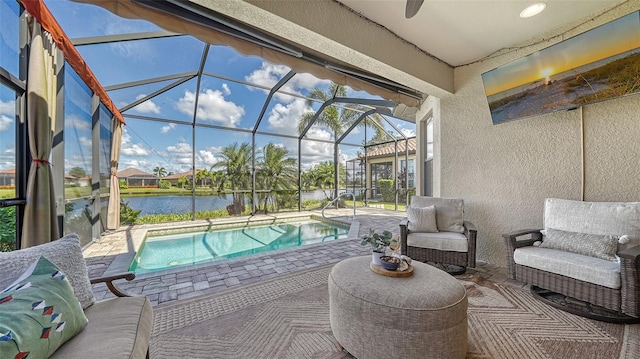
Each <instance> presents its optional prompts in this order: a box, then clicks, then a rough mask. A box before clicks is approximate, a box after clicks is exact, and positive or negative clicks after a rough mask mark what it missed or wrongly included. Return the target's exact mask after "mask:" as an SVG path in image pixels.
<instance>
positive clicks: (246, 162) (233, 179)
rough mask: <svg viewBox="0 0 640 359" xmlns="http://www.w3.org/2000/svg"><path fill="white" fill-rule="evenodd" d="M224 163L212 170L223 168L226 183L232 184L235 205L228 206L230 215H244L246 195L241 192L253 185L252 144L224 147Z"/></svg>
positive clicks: (221, 153) (216, 165) (236, 144)
mask: <svg viewBox="0 0 640 359" xmlns="http://www.w3.org/2000/svg"><path fill="white" fill-rule="evenodd" d="M220 156H221V157H222V161H220V162H218V163H216V164H214V165H213V166H212V168H222V169H223V173H224V182H223V183H222V184H221V187H224V184H225V182H228V183H230V184H231V191H232V195H233V203H232V204H231V205H229V206H227V211H228V212H229V214H230V215H234V214H242V213H243V212H244V210H245V205H244V197H245V196H244V193H243V192H240V191H242V190H245V189H247V188H250V184H251V158H252V157H251V144H249V143H246V142H245V143H242V144H240V145H238V143H234V144H232V145H228V146H226V147H224V148H223V149H222V150H221V151H220Z"/></svg>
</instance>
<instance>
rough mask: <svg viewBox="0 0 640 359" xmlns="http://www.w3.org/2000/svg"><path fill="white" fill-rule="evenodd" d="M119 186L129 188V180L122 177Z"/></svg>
mask: <svg viewBox="0 0 640 359" xmlns="http://www.w3.org/2000/svg"><path fill="white" fill-rule="evenodd" d="M118 187H119V188H120V189H127V188H129V184H128V183H127V180H123V179H121V180H120V181H118Z"/></svg>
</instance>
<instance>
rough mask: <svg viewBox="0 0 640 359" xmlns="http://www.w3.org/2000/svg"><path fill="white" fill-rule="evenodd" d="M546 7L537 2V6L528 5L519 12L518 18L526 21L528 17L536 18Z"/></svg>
mask: <svg viewBox="0 0 640 359" xmlns="http://www.w3.org/2000/svg"><path fill="white" fill-rule="evenodd" d="M546 7H547V4H545V3H543V2H539V3H537V4H533V5H529V6H527V8H526V9H524V10H522V11H521V12H520V17H521V18H523V19H526V18H528V17H532V16H536V15H538V14H539V13H541V12H542V10H544V9H545V8H546Z"/></svg>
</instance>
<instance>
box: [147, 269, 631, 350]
mask: <svg viewBox="0 0 640 359" xmlns="http://www.w3.org/2000/svg"><path fill="white" fill-rule="evenodd" d="M330 271H331V266H323V267H319V268H314V269H310V270H306V271H303V272H299V273H294V274H289V275H286V276H283V277H278V278H276V279H271V280H267V281H264V282H260V283H256V284H251V285H246V286H242V287H238V288H232V289H227V290H224V291H221V292H219V293H215V294H210V295H205V296H201V297H198V298H193V299H190V300H186V301H181V302H177V303H171V304H167V305H160V306H158V307H156V308H155V309H154V327H153V334H152V342H151V348H150V355H151V359H160V358H296V359H297V358H351V356H350V355H349V354H348V353H346V352H344V351H340V350H339V349H338V344H337V342H336V340H335V338H334V337H333V334H332V333H331V327H330V325H329V294H328V290H327V279H328V276H329V272H330ZM457 278H458V280H460V281H461V282H462V284H464V286H465V287H466V289H467V295H468V297H469V310H468V313H469V318H468V320H469V334H468V335H469V337H468V338H469V339H468V340H469V344H468V352H467V357H468V358H487V359H488V358H508V359H511V358H519V359H525V358H562V359H569V358H581V359H585V358H594V359H596V358H598V359H600V358H620V359H622V358H640V324H636V325H622V324H610V323H603V322H598V321H594V320H591V319H586V318H582V317H579V316H575V315H572V314H569V313H566V312H563V311H560V310H557V309H555V308H552V307H550V306H548V305H546V304H544V303H542V302H540V301H539V300H536V299H534V298H533V296H532V295H531V294H530V293H529V292H528V291H526V290H523V289H520V288H516V287H511V286H508V285H504V284H497V283H494V282H491V281H490V280H486V279H483V278H481V277H480V276H477V275H462V276H458V277H457ZM383 336H384V332H383V331H381V333H380V337H381V339H380V342H379V343H372V344H374V345H383V344H381V343H384V338H383ZM363 359H366V358H363Z"/></svg>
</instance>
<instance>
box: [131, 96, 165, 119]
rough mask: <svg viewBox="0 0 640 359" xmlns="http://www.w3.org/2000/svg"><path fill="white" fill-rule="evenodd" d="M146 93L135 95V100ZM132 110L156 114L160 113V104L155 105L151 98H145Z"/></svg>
mask: <svg viewBox="0 0 640 359" xmlns="http://www.w3.org/2000/svg"><path fill="white" fill-rule="evenodd" d="M146 96H147V95H145V94H141V95H138V96H136V100H140V99H141V98H144V97H146ZM132 110H134V111H137V112H140V113H155V114H156V115H159V114H160V106H158V105H156V103H155V102H153V101H151V100H147V101H145V102H143V103H141V104H138V105H137V106H135V107H134V108H132Z"/></svg>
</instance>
